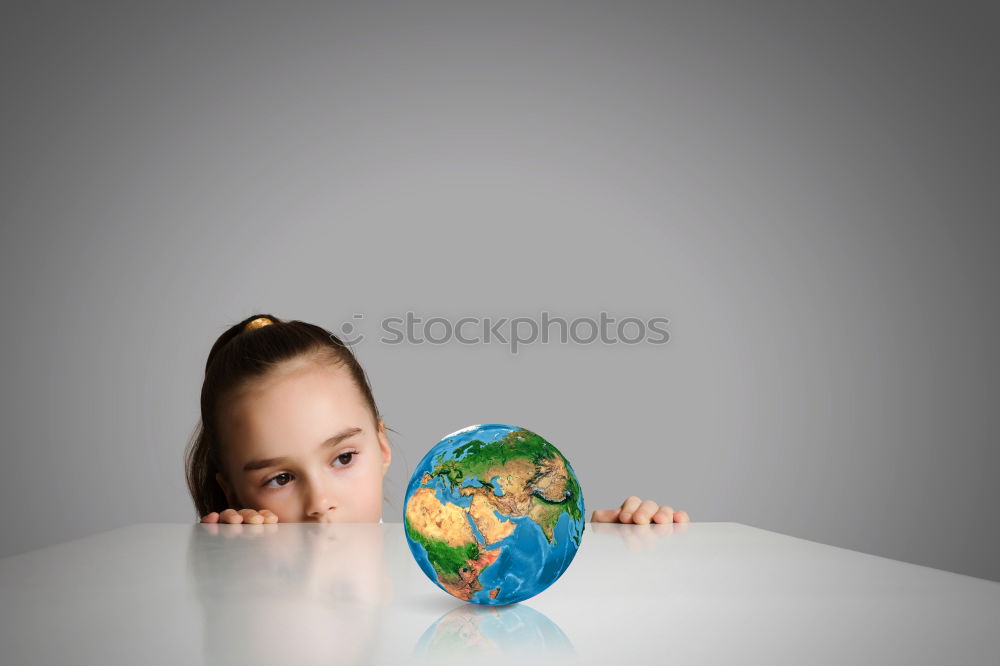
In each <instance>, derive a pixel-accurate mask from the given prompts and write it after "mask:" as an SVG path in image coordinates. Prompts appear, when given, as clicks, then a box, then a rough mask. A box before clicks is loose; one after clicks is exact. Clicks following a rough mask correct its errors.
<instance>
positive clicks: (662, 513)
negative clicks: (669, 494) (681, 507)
mask: <svg viewBox="0 0 1000 666" xmlns="http://www.w3.org/2000/svg"><path fill="white" fill-rule="evenodd" d="M674 515H675V514H674V510H673V508H671V507H669V506H661V507H660V508H659V509H657V510H656V513H654V514H653V522H654V523H673V522H674Z"/></svg>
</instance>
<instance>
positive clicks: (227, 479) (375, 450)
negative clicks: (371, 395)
mask: <svg viewBox="0 0 1000 666" xmlns="http://www.w3.org/2000/svg"><path fill="white" fill-rule="evenodd" d="M218 418H219V424H218V428H219V434H220V437H221V443H222V465H223V468H224V471H225V474H224V475H222V474H217V475H216V480H217V481H218V483H219V485H220V486H222V488H223V490H224V491H225V493H226V497H227V498H228V500H229V505H230V507H232V508H234V509H255V510H258V511H260V510H261V509H270V510H271V511H273V512H274V513H275V514H276V515H277V516H278V521H279V522H282V523H313V522H318V523H343V522H352V523H358V522H378V521H379V518H380V517H381V515H382V478H383V477H384V476H385V473H386V472H387V471H388V470H389V463H390V462H391V461H392V451H391V449H390V448H389V441H388V439H387V437H386V434H385V426H384V424H383V423H382V422H381V421H379V422H378V423H377V424H376V423H375V419H374V418H373V416H372V412H371V409H370V408H369V407H368V404H367V403H366V402H365V399H364V397H363V396H362V394H361V391H360V390H359V389H358V388H357V386H356V385H355V384H354V381H353V380H352V379H351V376H350V373H349V371H348V370H347V369H346V368H344V367H342V366H331V365H328V364H325V363H317V362H315V361H309V360H303V359H296V360H293V361H289V362H288V363H285V364H283V365H281V366H279V367H277V368H275V369H274V370H273V371H272V372H271V373H270V374H268V375H267V376H266V377H264V378H263V379H261V380H258V381H256V382H253V383H252V384H251V385H250V386H248V387H246V388H244V389H242V390H240V391H238V392H237V393H236V394H235V395H232V396H230V397H229V399H228V400H225V401H224V402H223V404H222V405H220V409H219V414H218Z"/></svg>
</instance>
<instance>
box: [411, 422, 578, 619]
mask: <svg viewBox="0 0 1000 666" xmlns="http://www.w3.org/2000/svg"><path fill="white" fill-rule="evenodd" d="M584 515H585V510H584V505H583V493H582V492H581V491H580V484H579V482H578V481H577V479H576V474H575V473H574V471H573V468H572V467H571V466H570V464H569V461H568V460H566V458H565V457H564V456H563V455H562V454H561V453H560V452H559V450H558V449H556V447H554V446H552V445H551V444H549V443H548V442H547V441H546V440H545V439H543V438H542V437H541V436H539V435H537V434H535V433H533V432H531V431H530V430H526V429H524V428H518V427H516V426H509V425H503V424H500V423H489V424H485V425H474V426H469V427H467V428H463V429H461V430H459V431H457V432H453V433H452V434H450V435H447V436H446V437H444V439H442V440H441V441H440V442H438V443H437V444H436V445H435V446H434V447H433V448H432V449H431V450H430V451H428V452H427V455H425V456H424V457H423V459H421V461H420V463H419V464H418V465H417V467H416V469H415V470H414V472H413V476H412V477H411V478H410V483H409V485H408V486H407V489H406V498H405V501H404V515H403V524H404V528H405V531H406V539H407V542H408V543H409V546H410V552H412V553H413V557H414V558H415V559H416V561H417V564H418V565H419V566H420V569H421V570H422V571H423V572H424V573H425V574H427V577H428V578H430V579H431V580H432V581H433V582H434V583H435V584H436V585H437V586H438V587H440V588H441V589H442V590H444V591H446V592H448V593H449V594H451V595H453V596H455V597H457V598H459V599H462V600H464V601H470V602H473V603H477V604H487V605H491V606H500V605H505V604H512V603H516V602H518V601H523V600H525V599H528V598H530V597H533V596H535V595H536V594H538V593H539V592H542V591H543V590H545V589H546V588H547V587H549V586H550V585H551V584H552V583H554V582H555V581H556V580H557V579H558V578H559V577H560V576H561V575H562V574H563V572H565V571H566V569H567V568H568V567H569V565H570V563H571V562H572V561H573V557H574V556H575V555H576V551H577V549H578V548H579V547H580V539H581V538H582V536H583V525H584V522H583V518H584Z"/></svg>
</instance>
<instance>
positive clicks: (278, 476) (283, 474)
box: [264, 472, 291, 488]
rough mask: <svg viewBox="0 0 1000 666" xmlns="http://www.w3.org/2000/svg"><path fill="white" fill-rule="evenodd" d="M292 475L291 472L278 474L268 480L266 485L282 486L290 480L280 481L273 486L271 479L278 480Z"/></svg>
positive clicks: (270, 486) (269, 486)
mask: <svg viewBox="0 0 1000 666" xmlns="http://www.w3.org/2000/svg"><path fill="white" fill-rule="evenodd" d="M290 476H291V474H289V473H288V472H282V473H281V474H278V475H277V476H275V477H272V478H271V480H270V481H268V482H267V483H265V484H264V485H265V486H266V487H268V488H275V487H279V488H280V487H281V486H284V485H286V484H287V483H288V481H285V483H279V484H278V485H277V486H272V485H271V481H277V480H278V479H280V478H282V477H290Z"/></svg>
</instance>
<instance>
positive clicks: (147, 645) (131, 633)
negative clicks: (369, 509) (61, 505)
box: [0, 523, 1000, 666]
mask: <svg viewBox="0 0 1000 666" xmlns="http://www.w3.org/2000/svg"><path fill="white" fill-rule="evenodd" d="M935 532H936V530H934V529H928V533H927V538H929V539H933V538H947V531H946V529H943V530H941V531H940V533H939V534H935ZM0 599H2V611H0V664H3V665H4V666H7V665H11V666H15V665H21V664H24V665H30V664H46V665H52V664H143V665H150V664H215V663H240V664H258V663H259V664H271V665H273V664H306V663H308V664H312V663H316V664H319V663H322V664H338V663H373V664H397V663H409V662H415V663H440V662H449V661H452V662H456V661H461V662H463V663H467V664H468V663H474V664H476V665H477V666H478V665H479V664H484V663H501V662H502V663H505V664H513V663H516V664H524V663H546V664H558V663H593V664H627V663H657V664H695V663H699V664H706V663H707V664H714V663H720V664H722V663H726V664H730V663H762V664H776V663H786V664H797V665H798V664H857V663H868V664H887V663H893V664H895V663H898V664H907V665H908V666H912V665H914V664H990V665H991V666H996V665H997V664H1000V583H996V582H992V581H987V580H983V579H978V578H972V577H969V576H963V575H960V574H954V573H949V572H945V571H940V570H936V569H930V568H927V567H922V566H918V565H914V564H908V563H904V562H898V561H895V560H890V559H885V558H882V557H876V556H872V555H865V554H862V553H858V552H854V551H850V550H845V549H842V548H836V547H832V546H826V545H823V544H819V543H815V542H812V541H806V540H804V539H798V538H794V537H789V536H784V535H781V534H777V533H775V532H769V531H766V530H761V529H757V528H754V527H749V526H746V525H741V524H738V523H689V524H687V525H646V526H640V525H617V524H615V525H611V524H591V523H588V524H587V525H586V529H585V531H584V534H583V541H582V544H581V546H580V550H579V552H578V553H577V556H576V559H575V560H574V561H573V563H572V564H571V565H570V567H569V569H568V570H567V571H566V573H565V574H563V576H562V577H561V578H560V579H559V580H557V581H556V582H555V583H553V585H552V586H551V587H549V588H548V589H547V590H545V591H544V592H542V593H541V594H539V595H537V596H535V597H533V598H531V599H529V600H527V601H524V602H521V603H519V604H513V605H510V606H504V607H486V606H476V605H474V604H468V603H466V602H463V601H459V600H457V599H455V598H453V597H451V596H450V595H448V594H447V593H445V592H444V591H442V590H440V589H439V588H438V587H436V586H435V585H434V584H433V583H431V581H430V580H428V579H427V577H426V576H424V574H423V572H422V571H421V570H420V569H419V568H418V566H417V563H416V562H415V561H414V559H413V557H412V556H411V554H410V551H409V549H408V547H407V544H406V540H405V536H404V534H403V527H402V525H401V524H400V523H386V524H382V525H379V524H354V525H307V524H277V525H201V524H190V525H187V524H166V523H146V524H140V525H133V526H130V527H125V528H121V529H117V530H112V531H109V532H103V533H101V534H96V535H93V536H90V537H86V538H83V539H78V540H75V541H71V542H68V543H64V544H60V545H57V546H51V547H48V548H42V549H39V550H35V551H32V552H29V553H24V554H21V555H16V556H13V557H8V558H4V559H2V560H0ZM470 660H471V661H470Z"/></svg>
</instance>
